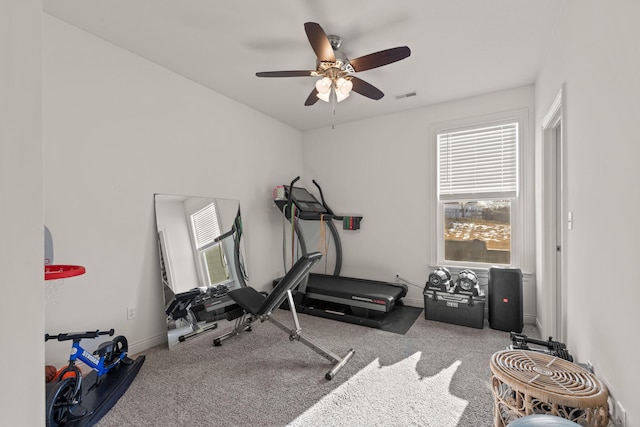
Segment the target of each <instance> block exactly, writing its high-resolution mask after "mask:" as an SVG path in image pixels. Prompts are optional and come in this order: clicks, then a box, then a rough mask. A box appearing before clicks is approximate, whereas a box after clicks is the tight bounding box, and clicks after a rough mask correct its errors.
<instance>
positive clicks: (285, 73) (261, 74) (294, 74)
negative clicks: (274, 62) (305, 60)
mask: <svg viewBox="0 0 640 427" xmlns="http://www.w3.org/2000/svg"><path fill="white" fill-rule="evenodd" d="M311 73H313V71H309V70H297V71H261V72H259V73H256V76H258V77H310V76H311Z"/></svg>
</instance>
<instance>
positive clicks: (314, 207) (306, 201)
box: [285, 187, 328, 214]
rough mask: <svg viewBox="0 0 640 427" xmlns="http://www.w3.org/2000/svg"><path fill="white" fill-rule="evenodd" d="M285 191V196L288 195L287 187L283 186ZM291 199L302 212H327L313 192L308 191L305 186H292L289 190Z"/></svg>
mask: <svg viewBox="0 0 640 427" xmlns="http://www.w3.org/2000/svg"><path fill="white" fill-rule="evenodd" d="M285 192H286V193H287V194H286V195H287V197H289V188H288V187H285ZM291 200H292V201H293V203H295V205H296V207H297V208H298V209H299V210H300V212H302V213H311V212H313V213H316V214H325V213H328V211H327V209H326V208H325V207H324V206H322V203H320V202H319V201H318V199H316V198H315V196H314V195H313V194H311V193H309V192H308V191H307V189H306V188H301V187H293V189H292V191H291Z"/></svg>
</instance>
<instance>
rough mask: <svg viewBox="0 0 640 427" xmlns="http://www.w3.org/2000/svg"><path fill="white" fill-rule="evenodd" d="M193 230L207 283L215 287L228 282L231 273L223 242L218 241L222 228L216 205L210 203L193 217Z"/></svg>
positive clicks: (198, 257)
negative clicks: (228, 268)
mask: <svg viewBox="0 0 640 427" xmlns="http://www.w3.org/2000/svg"><path fill="white" fill-rule="evenodd" d="M191 228H192V232H193V240H194V246H195V248H196V251H197V253H198V256H197V257H196V259H197V264H198V270H199V271H200V272H201V274H202V275H203V277H204V278H205V283H207V284H208V285H215V284H216V283H220V282H222V281H225V280H227V279H228V278H229V272H228V271H227V262H226V260H225V256H224V248H223V247H222V242H218V241H216V238H217V237H218V236H220V226H219V221H218V213H217V211H216V206H215V203H210V204H208V205H207V206H205V207H204V208H202V209H200V210H199V211H197V212H195V213H193V214H192V215H191Z"/></svg>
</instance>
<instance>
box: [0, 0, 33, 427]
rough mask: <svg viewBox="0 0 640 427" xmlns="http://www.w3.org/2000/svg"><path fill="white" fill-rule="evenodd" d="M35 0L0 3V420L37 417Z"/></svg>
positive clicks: (11, 421) (29, 421)
mask: <svg viewBox="0 0 640 427" xmlns="http://www.w3.org/2000/svg"><path fill="white" fill-rule="evenodd" d="M41 10H42V2H41V1H39V0H8V1H2V2H0V58H2V65H0V206H1V208H0V236H1V237H0V271H1V272H2V278H1V279H0V292H1V293H2V317H3V319H4V320H3V322H2V323H0V340H2V351H0V378H2V385H3V391H2V398H0V414H2V415H1V416H0V417H1V419H2V421H1V423H2V425H7V426H8V425H14V426H17V425H23V426H37V425H42V424H43V421H44V411H42V410H34V408H44V335H43V334H44V292H43V282H44V280H43V264H42V263H43V226H42V191H43V190H42V124H41V119H42V104H41V99H42V81H41V78H40V75H41V72H42V59H41V58H42V31H41V26H40V16H41Z"/></svg>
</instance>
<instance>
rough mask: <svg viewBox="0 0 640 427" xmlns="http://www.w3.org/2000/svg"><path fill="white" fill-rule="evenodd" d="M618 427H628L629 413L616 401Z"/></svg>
mask: <svg viewBox="0 0 640 427" xmlns="http://www.w3.org/2000/svg"><path fill="white" fill-rule="evenodd" d="M615 417H616V426H618V427H627V411H625V410H624V408H623V407H622V405H621V404H620V402H618V401H616V415H615Z"/></svg>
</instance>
